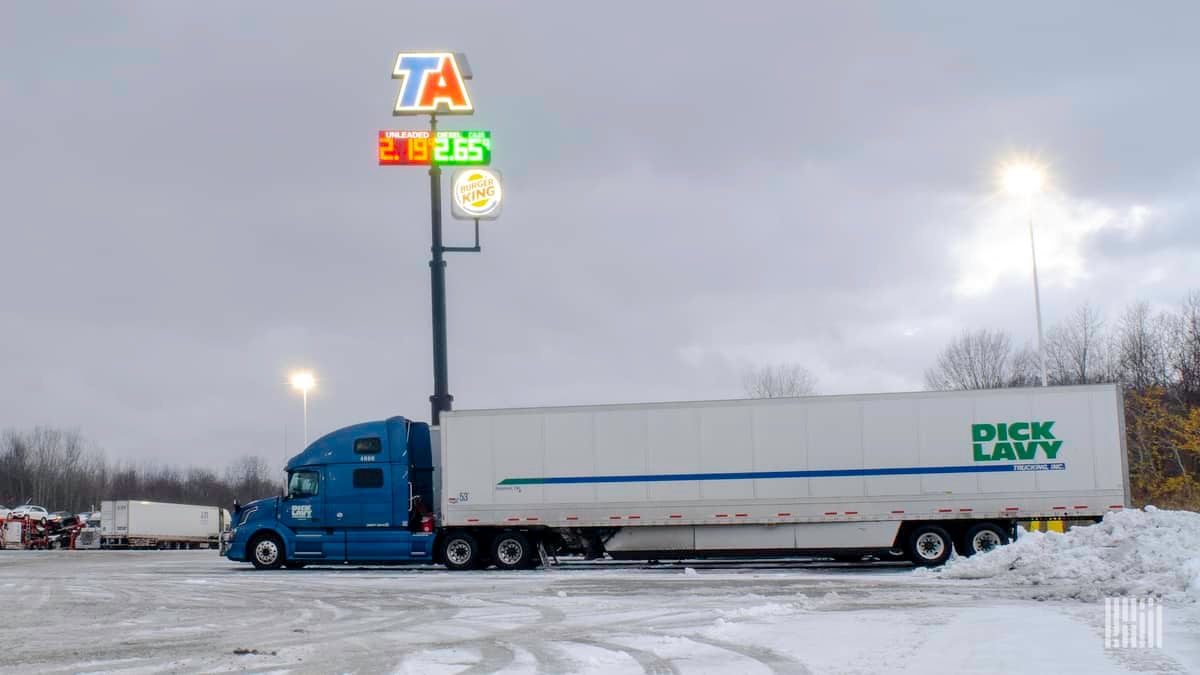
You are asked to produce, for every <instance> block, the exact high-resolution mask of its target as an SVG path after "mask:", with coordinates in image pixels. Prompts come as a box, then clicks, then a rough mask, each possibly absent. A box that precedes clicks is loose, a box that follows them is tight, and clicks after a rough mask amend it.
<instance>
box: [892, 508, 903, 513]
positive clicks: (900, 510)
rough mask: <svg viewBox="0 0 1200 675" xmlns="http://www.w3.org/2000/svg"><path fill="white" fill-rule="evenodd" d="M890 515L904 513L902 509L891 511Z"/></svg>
mask: <svg viewBox="0 0 1200 675" xmlns="http://www.w3.org/2000/svg"><path fill="white" fill-rule="evenodd" d="M892 513H904V509H899V510H896V511H892Z"/></svg>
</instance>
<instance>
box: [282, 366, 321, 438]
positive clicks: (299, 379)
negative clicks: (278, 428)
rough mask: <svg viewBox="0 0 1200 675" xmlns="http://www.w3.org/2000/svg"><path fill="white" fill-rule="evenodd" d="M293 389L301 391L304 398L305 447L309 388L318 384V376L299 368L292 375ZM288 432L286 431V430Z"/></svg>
mask: <svg viewBox="0 0 1200 675" xmlns="http://www.w3.org/2000/svg"><path fill="white" fill-rule="evenodd" d="M291 383H292V389H295V390H296V391H299V392H300V395H301V397H302V398H303V400H304V447H306V448H307V447H308V390H309V389H312V388H313V387H314V386H315V385H316V384H317V378H315V377H313V374H312V372H310V371H307V370H298V371H296V372H294V373H292V377H291ZM284 433H285V434H286V431H285V432H284Z"/></svg>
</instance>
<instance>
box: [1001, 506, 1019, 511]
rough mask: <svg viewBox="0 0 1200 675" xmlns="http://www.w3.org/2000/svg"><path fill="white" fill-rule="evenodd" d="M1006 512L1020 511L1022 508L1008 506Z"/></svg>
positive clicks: (1005, 508)
mask: <svg viewBox="0 0 1200 675" xmlns="http://www.w3.org/2000/svg"><path fill="white" fill-rule="evenodd" d="M1004 510H1005V511H1020V510H1021V508H1020V507H1018V506H1006V507H1004Z"/></svg>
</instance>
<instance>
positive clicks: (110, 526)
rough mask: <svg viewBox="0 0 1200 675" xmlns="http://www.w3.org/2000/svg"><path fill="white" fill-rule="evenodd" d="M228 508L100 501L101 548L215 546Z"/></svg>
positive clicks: (227, 517) (227, 524) (226, 518)
mask: <svg viewBox="0 0 1200 675" xmlns="http://www.w3.org/2000/svg"><path fill="white" fill-rule="evenodd" d="M228 527H229V512H228V511H226V510H225V509H222V508H218V507H216V506H196V505H192V504H168V503H164V502H148V501H139V500H106V501H103V502H101V503H100V542H99V546H100V547H101V548H209V547H211V548H216V547H217V545H218V543H219V540H220V535H221V532H222V531H223V530H225V529H227V528H228Z"/></svg>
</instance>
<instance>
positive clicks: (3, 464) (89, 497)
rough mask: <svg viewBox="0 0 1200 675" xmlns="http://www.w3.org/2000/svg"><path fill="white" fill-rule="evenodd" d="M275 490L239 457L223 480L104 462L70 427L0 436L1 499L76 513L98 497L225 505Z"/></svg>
mask: <svg viewBox="0 0 1200 675" xmlns="http://www.w3.org/2000/svg"><path fill="white" fill-rule="evenodd" d="M277 492H278V482H277V481H274V480H271V472H270V470H269V469H268V467H267V463H266V462H265V461H264V460H263V459H261V458H258V457H243V458H242V459H240V460H238V461H237V462H236V463H235V464H234V465H233V466H231V467H230V468H229V470H228V471H227V472H226V480H221V479H220V478H218V477H217V474H216V473H215V472H214V471H212V470H211V469H207V468H191V469H187V470H181V469H179V468H176V467H172V466H166V465H158V464H152V465H142V466H137V465H134V464H128V463H118V464H113V465H110V464H109V463H108V462H107V460H106V459H105V458H104V454H103V452H101V451H100V450H99V449H96V448H94V447H93V448H90V449H89V445H88V443H87V441H86V439H85V438H84V436H83V435H82V434H81V433H80V432H79V431H77V430H63V429H55V428H50V427H37V428H34V429H32V430H30V431H15V430H9V431H5V432H4V433H3V434H0V504H3V505H6V506H10V505H17V504H24V503H26V502H32V503H34V504H38V505H39V506H45V507H46V508H48V509H50V510H52V511H55V510H67V511H72V512H80V511H83V510H85V509H94V508H97V507H98V506H99V504H100V501H101V500H104V499H152V500H159V501H169V502H179V503H190V504H209V505H218V506H228V505H229V504H231V503H232V502H233V499H234V497H235V496H236V497H239V498H240V499H242V500H249V499H256V498H258V497H264V496H268V495H271V494H275V493H277Z"/></svg>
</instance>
